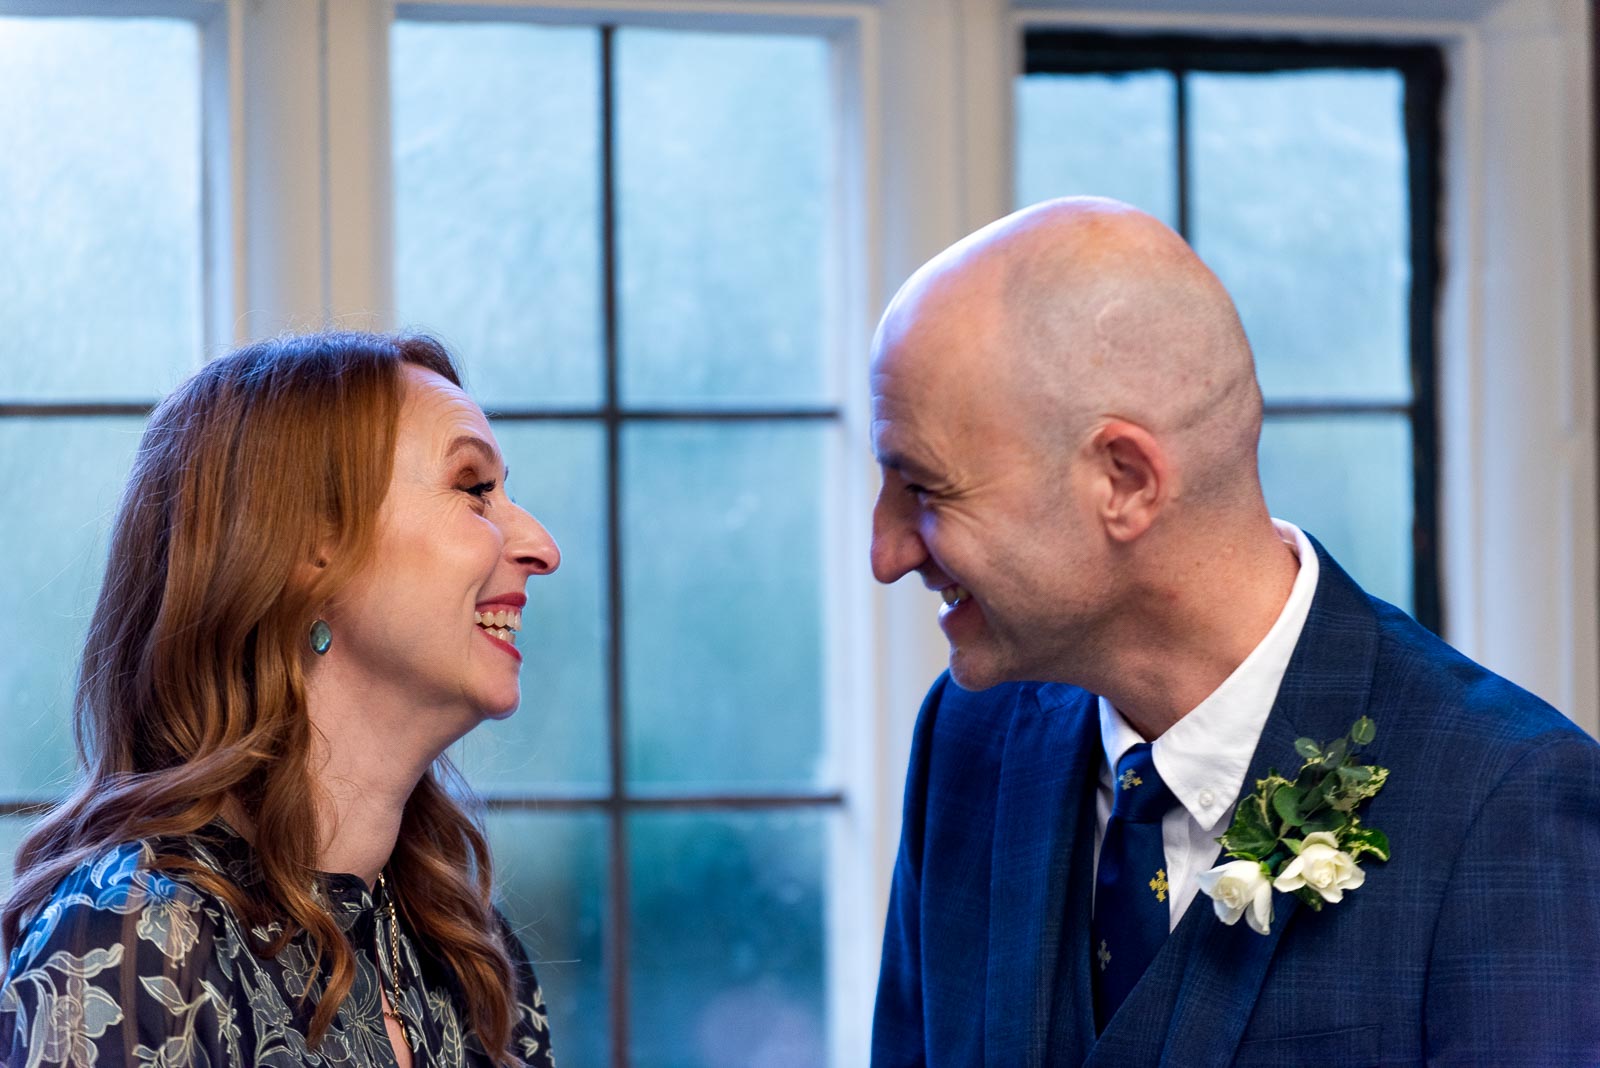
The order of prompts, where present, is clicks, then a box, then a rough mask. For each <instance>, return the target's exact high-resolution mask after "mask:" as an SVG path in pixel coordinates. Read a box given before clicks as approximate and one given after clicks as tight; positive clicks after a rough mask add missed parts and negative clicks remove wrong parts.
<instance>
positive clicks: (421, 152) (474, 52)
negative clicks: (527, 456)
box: [390, 22, 603, 408]
mask: <svg viewBox="0 0 1600 1068" xmlns="http://www.w3.org/2000/svg"><path fill="white" fill-rule="evenodd" d="M392 44H393V50H392V53H391V57H390V74H391V86H392V89H393V93H394V183H395V299H396V303H397V306H398V311H399V318H400V321H401V322H402V323H405V324H407V325H408V326H411V327H414V328H418V329H426V330H433V331H437V332H438V333H439V334H440V335H441V336H443V337H444V338H446V339H447V340H448V341H449V342H450V343H451V345H452V347H453V348H454V349H455V350H456V351H458V352H460V353H461V356H462V359H463V361H464V363H465V365H466V368H467V373H468V379H469V382H468V384H469V385H470V386H471V388H472V390H473V392H474V393H475V394H476V395H477V396H478V398H479V399H480V400H482V402H483V403H484V405H485V406H486V407H489V408H497V407H498V408H507V407H516V406H523V407H530V406H544V405H560V406H590V405H596V404H598V403H599V401H600V393H601V387H602V382H603V376H602V363H601V356H600V216H599V207H598V205H599V181H600V177H599V175H600V169H599V168H600V164H599V160H600V106H599V99H600V96H599V94H600V88H599V86H600V53H599V36H598V32H597V31H595V30H593V29H588V28H581V29H575V28H568V27H546V26H526V25H516V24H510V23H492V24H476V25H475V24H471V23H430V22H397V23H396V24H395V26H394V30H393V37H392Z"/></svg>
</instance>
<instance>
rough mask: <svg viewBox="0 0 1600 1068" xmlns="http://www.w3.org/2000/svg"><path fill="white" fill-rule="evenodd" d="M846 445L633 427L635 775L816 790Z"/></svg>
mask: <svg viewBox="0 0 1600 1068" xmlns="http://www.w3.org/2000/svg"><path fill="white" fill-rule="evenodd" d="M836 434H837V431H836V429H835V428H834V427H832V426H819V425H809V424H808V425H777V426H774V425H770V424H768V425H712V426H706V425H703V424H702V425H683V424H665V425H662V424H656V425H646V426H637V425H636V426H632V427H629V428H628V431H627V433H626V435H625V437H624V439H623V445H624V452H623V482H622V490H623V501H622V504H623V520H622V522H623V554H624V557H623V588H624V589H625V590H626V591H627V605H626V612H625V618H626V620H627V622H626V644H625V645H624V649H625V650H626V657H627V663H626V686H627V689H626V691H625V693H626V700H627V719H628V736H627V742H628V751H627V763H628V772H629V774H630V776H632V778H633V779H634V781H636V782H646V783H665V782H671V783H695V784H699V785H700V786H702V787H706V788H718V787H739V786H742V787H754V788H758V789H759V788H771V787H779V786H787V787H797V788H808V787H812V786H814V785H816V784H817V781H818V779H819V776H820V775H821V771H820V769H819V764H820V761H821V758H822V744H823V734H822V676H823V664H822V603H823V600H822V584H823V576H822V567H821V555H822V545H821V541H822V532H823V526H822V522H821V519H820V518H819V513H820V511H821V503H822V500H823V496H822V495H823V492H824V485H825V484H826V483H825V479H824V476H825V472H826V469H827V464H828V462H829V460H830V459H831V453H832V449H833V446H834V444H835V442H834V440H833V439H834V437H835V436H836Z"/></svg>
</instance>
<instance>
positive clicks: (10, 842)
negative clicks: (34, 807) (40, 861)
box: [0, 816, 38, 970]
mask: <svg viewBox="0 0 1600 1068" xmlns="http://www.w3.org/2000/svg"><path fill="white" fill-rule="evenodd" d="M37 819H38V817H37V816H0V901H4V900H5V899H6V897H7V895H9V894H10V893H11V884H12V883H13V882H15V881H16V880H15V879H14V875H15V873H16V869H17V847H18V846H20V845H21V844H22V839H23V838H25V837H26V836H27V834H28V831H29V830H30V829H32V827H33V824H34V821H35V820H37ZM0 970H3V969H0Z"/></svg>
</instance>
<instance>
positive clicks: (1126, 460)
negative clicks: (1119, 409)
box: [1090, 419, 1172, 542]
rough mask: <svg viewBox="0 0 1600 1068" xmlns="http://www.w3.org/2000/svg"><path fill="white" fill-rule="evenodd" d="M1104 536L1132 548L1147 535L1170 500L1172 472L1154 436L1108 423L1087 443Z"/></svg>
mask: <svg viewBox="0 0 1600 1068" xmlns="http://www.w3.org/2000/svg"><path fill="white" fill-rule="evenodd" d="M1090 448H1091V450H1092V453H1093V456H1094V463H1095V465H1096V474H1097V476H1098V478H1099V479H1100V485H1101V492H1102V496H1101V498H1100V501H1099V512H1100V521H1101V522H1102V523H1103V524H1104V525H1105V530H1106V533H1107V534H1109V535H1110V536H1111V537H1112V539H1114V540H1116V541H1120V542H1131V541H1133V540H1135V539H1136V538H1138V537H1140V536H1141V535H1142V534H1144V532H1145V531H1147V530H1149V529H1150V527H1151V525H1152V524H1154V523H1155V521H1156V516H1157V515H1159V514H1160V513H1161V509H1162V508H1163V507H1164V506H1165V505H1166V502H1167V498H1168V497H1169V496H1170V495H1171V475H1172V470H1171V467H1170V466H1169V465H1168V463H1167V456H1166V453H1165V452H1164V451H1163V450H1162V448H1161V444H1160V443H1159V442H1158V441H1156V439H1155V436H1154V435H1153V434H1151V433H1150V432H1149V431H1148V430H1146V429H1145V428H1144V427H1142V426H1139V425H1138V424H1137V423H1130V422H1127V421H1126V420H1122V419H1113V420H1111V421H1109V422H1107V423H1105V424H1104V425H1103V426H1101V427H1100V428H1099V429H1098V430H1096V431H1095V433H1094V437H1093V438H1092V439H1091V441H1090Z"/></svg>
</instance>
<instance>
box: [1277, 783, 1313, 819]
mask: <svg viewBox="0 0 1600 1068" xmlns="http://www.w3.org/2000/svg"><path fill="white" fill-rule="evenodd" d="M1304 799H1305V795H1304V793H1303V792H1302V791H1301V789H1300V787H1298V786H1280V787H1278V789H1277V790H1276V791H1274V792H1273V795H1272V811H1274V812H1276V813H1277V814H1278V818H1279V819H1281V820H1283V822H1285V823H1287V824H1288V825H1289V826H1291V827H1298V826H1300V824H1302V823H1304V822H1305V815H1304V814H1303V813H1302V812H1301V809H1300V802H1301V801H1303V800H1304Z"/></svg>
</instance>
